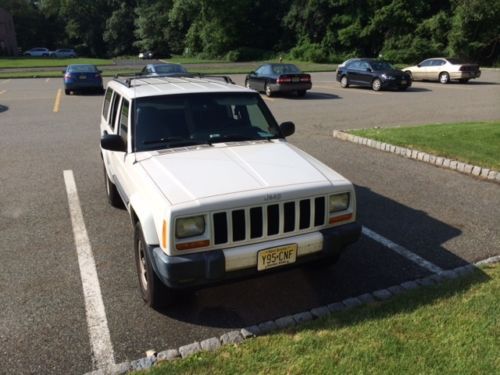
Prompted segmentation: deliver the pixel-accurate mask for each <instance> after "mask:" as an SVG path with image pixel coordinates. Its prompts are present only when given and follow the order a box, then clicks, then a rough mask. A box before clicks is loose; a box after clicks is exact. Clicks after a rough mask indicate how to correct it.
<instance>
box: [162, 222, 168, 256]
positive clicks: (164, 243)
mask: <svg viewBox="0 0 500 375" xmlns="http://www.w3.org/2000/svg"><path fill="white" fill-rule="evenodd" d="M167 233H168V225H167V220H163V227H162V229H161V246H162V247H163V248H164V249H166V248H167Z"/></svg>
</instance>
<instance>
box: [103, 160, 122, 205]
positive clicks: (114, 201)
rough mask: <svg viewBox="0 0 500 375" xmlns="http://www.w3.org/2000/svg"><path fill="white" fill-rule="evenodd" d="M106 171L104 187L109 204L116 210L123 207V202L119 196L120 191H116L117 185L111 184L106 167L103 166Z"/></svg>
mask: <svg viewBox="0 0 500 375" xmlns="http://www.w3.org/2000/svg"><path fill="white" fill-rule="evenodd" d="M103 169H104V186H105V187H106V196H107V197H108V202H109V204H110V205H111V206H113V207H116V208H122V207H123V201H122V199H121V197H120V194H118V190H117V189H116V185H115V184H113V183H112V182H111V180H110V179H109V177H108V172H106V167H104V166H103Z"/></svg>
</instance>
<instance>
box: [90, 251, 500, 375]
mask: <svg viewBox="0 0 500 375" xmlns="http://www.w3.org/2000/svg"><path fill="white" fill-rule="evenodd" d="M494 263H500V255H498V256H494V257H491V258H488V259H485V260H482V261H479V262H477V263H475V264H467V265H465V266H461V267H457V268H454V269H451V270H444V271H442V272H440V273H436V274H432V275H430V276H427V277H424V278H420V279H416V280H410V281H405V282H402V283H401V284H399V285H393V286H390V287H387V288H386V289H379V290H375V291H373V292H370V293H364V294H361V295H359V296H356V297H350V298H346V299H344V300H342V301H339V302H335V303H331V304H329V305H325V306H319V307H315V308H313V309H311V310H309V311H303V312H299V313H296V314H293V315H287V316H284V317H280V318H277V319H275V320H269V321H267V322H263V323H260V324H258V325H253V326H250V327H246V328H243V329H241V330H239V331H236V330H234V331H230V332H227V333H225V334H223V335H222V336H221V337H219V338H217V337H211V338H208V339H206V340H203V341H201V342H198V341H196V342H193V343H191V344H188V345H184V346H181V347H180V348H178V349H169V350H165V351H162V352H159V353H154V354H152V355H150V356H148V357H144V358H141V359H137V360H134V361H130V362H123V363H120V364H117V365H115V366H113V368H110V369H106V370H97V371H93V372H89V373H87V375H90V374H92V375H97V374H113V375H119V374H126V373H129V372H130V371H138V370H145V369H148V368H151V367H153V366H155V365H156V364H157V363H161V362H164V361H172V360H175V359H179V358H186V357H188V356H190V355H193V354H196V353H200V352H213V351H216V350H218V349H219V348H221V347H222V346H225V345H236V344H239V343H241V342H244V341H245V340H248V339H251V338H253V337H256V336H263V335H265V334H267V333H272V332H276V331H279V330H283V329H289V328H291V327H294V326H297V325H300V324H301V323H305V322H309V321H311V320H315V319H321V318H323V317H326V316H328V315H331V314H332V313H336V312H339V311H347V310H349V309H353V308H356V307H359V306H363V305H370V304H373V303H382V302H384V301H387V300H389V299H391V298H393V297H395V296H397V295H400V294H402V293H406V292H408V291H410V290H414V289H418V288H422V287H429V286H432V285H435V284H439V283H441V282H444V281H446V280H451V279H456V278H459V277H463V276H465V275H467V274H469V273H471V272H473V271H474V270H476V269H477V268H478V267H479V266H486V265H490V264H494Z"/></svg>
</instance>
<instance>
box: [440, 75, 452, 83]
mask: <svg viewBox="0 0 500 375" xmlns="http://www.w3.org/2000/svg"><path fill="white" fill-rule="evenodd" d="M439 82H441V83H442V84H446V83H448V82H450V75H449V74H448V73H446V72H443V73H441V74H440V75H439Z"/></svg>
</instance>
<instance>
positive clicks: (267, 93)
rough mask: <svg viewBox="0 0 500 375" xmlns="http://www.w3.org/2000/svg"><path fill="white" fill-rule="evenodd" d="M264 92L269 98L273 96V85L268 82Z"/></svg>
mask: <svg viewBox="0 0 500 375" xmlns="http://www.w3.org/2000/svg"><path fill="white" fill-rule="evenodd" d="M264 92H265V93H266V96H268V97H269V98H270V97H271V96H273V92H272V91H271V87H269V85H268V84H267V83H266V85H265V86H264Z"/></svg>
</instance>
